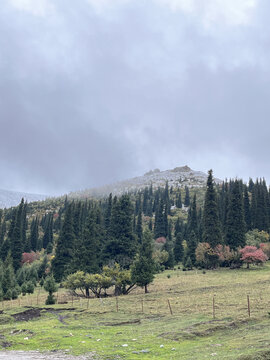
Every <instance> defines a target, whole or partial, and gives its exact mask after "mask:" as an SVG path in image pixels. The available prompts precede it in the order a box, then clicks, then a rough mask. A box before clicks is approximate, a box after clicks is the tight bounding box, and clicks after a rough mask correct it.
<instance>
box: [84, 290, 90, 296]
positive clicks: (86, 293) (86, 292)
mask: <svg viewBox="0 0 270 360" xmlns="http://www.w3.org/2000/svg"><path fill="white" fill-rule="evenodd" d="M85 295H86V297H88V298H89V296H90V293H89V288H85Z"/></svg>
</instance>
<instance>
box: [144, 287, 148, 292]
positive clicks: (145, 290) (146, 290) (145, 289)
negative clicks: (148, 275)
mask: <svg viewBox="0 0 270 360" xmlns="http://www.w3.org/2000/svg"><path fill="white" fill-rule="evenodd" d="M144 292H145V294H147V293H148V289H147V285H144Z"/></svg>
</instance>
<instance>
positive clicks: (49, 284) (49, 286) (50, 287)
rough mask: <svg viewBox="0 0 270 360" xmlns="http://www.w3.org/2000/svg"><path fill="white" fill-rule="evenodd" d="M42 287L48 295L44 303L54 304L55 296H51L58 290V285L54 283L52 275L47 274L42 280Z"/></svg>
mask: <svg viewBox="0 0 270 360" xmlns="http://www.w3.org/2000/svg"><path fill="white" fill-rule="evenodd" d="M44 289H45V290H46V291H48V293H49V294H48V297H47V300H46V305H53V304H55V302H56V301H55V298H54V296H53V293H54V292H56V291H57V290H58V286H57V285H56V282H55V280H54V277H53V276H48V277H47V278H46V280H45V282H44Z"/></svg>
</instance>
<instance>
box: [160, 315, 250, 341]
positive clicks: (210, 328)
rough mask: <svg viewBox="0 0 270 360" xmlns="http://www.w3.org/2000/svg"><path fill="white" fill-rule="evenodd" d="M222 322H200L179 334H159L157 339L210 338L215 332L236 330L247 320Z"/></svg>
mask: <svg viewBox="0 0 270 360" xmlns="http://www.w3.org/2000/svg"><path fill="white" fill-rule="evenodd" d="M221 321H222V320H211V321H207V322H201V323H196V324H193V325H192V326H189V327H188V328H186V329H183V330H182V331H181V332H174V331H172V332H167V333H163V334H160V335H159V337H163V338H165V339H169V340H174V341H179V340H181V339H190V338H195V337H206V336H210V335H212V334H213V333H215V332H217V331H222V330H228V329H237V328H239V327H241V326H242V325H244V324H246V323H248V320H239V321H232V322H228V323H219V322H221Z"/></svg>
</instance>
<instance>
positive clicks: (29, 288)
mask: <svg viewBox="0 0 270 360" xmlns="http://www.w3.org/2000/svg"><path fill="white" fill-rule="evenodd" d="M34 291H35V285H34V284H33V283H32V281H27V283H26V292H27V293H28V294H33V293H34Z"/></svg>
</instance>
